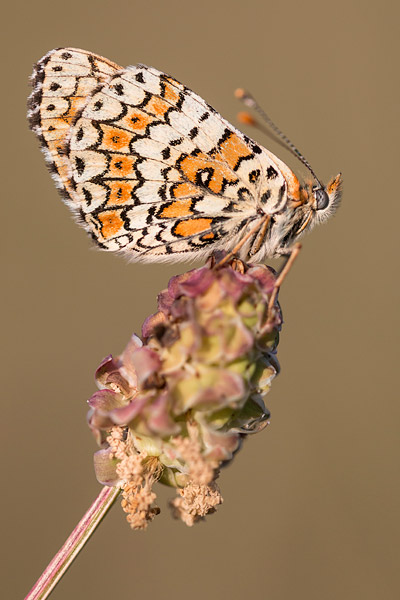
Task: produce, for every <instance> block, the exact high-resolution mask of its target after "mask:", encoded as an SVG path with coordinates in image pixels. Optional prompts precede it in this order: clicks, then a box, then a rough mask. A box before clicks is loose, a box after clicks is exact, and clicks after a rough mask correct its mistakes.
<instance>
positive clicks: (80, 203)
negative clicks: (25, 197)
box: [28, 48, 342, 262]
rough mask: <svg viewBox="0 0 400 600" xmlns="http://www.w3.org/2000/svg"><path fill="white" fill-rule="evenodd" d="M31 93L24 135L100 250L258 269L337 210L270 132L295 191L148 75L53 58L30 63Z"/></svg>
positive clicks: (212, 119)
mask: <svg viewBox="0 0 400 600" xmlns="http://www.w3.org/2000/svg"><path fill="white" fill-rule="evenodd" d="M31 82H32V86H33V91H32V94H31V96H30V97H29V100H28V119H29V123H30V127H31V129H32V130H33V131H34V132H35V134H36V135H37V136H38V138H39V140H40V143H41V146H42V150H43V152H44V155H45V158H46V161H47V162H48V164H49V167H50V171H51V173H52V176H53V178H54V180H55V183H56V185H57V187H58V188H59V190H60V191H61V194H62V197H63V199H64V201H65V202H66V204H67V205H68V206H69V208H70V209H71V210H72V212H73V213H74V215H75V217H76V220H77V221H78V223H79V224H80V225H82V226H83V227H84V229H85V230H86V231H87V232H89V233H90V234H91V236H92V237H93V239H94V241H95V242H96V244H97V245H98V246H99V247H100V248H102V249H104V250H111V251H117V252H122V253H125V254H127V255H128V256H129V258H130V259H132V260H139V261H146V262H166V261H169V262H173V261H177V260H187V259H194V258H202V257H203V256H205V255H208V254H210V252H211V251H213V250H221V249H223V250H228V251H235V252H236V253H237V255H238V256H239V257H240V258H242V259H243V260H247V261H248V262H259V261H262V260H263V259H264V258H266V257H276V256H280V255H285V254H288V252H290V248H291V247H292V246H293V244H294V243H295V242H296V241H297V240H298V239H299V237H300V236H301V235H302V234H303V233H304V232H305V231H306V230H310V229H311V228H312V226H313V225H315V224H316V223H321V222H323V221H325V220H326V219H327V218H328V217H330V216H331V215H332V214H333V213H334V212H335V210H336V208H337V206H338V204H339V201H340V197H341V181H342V178H341V174H339V175H337V176H336V177H335V178H333V179H332V180H331V181H330V183H329V184H328V185H327V186H323V185H322V184H321V183H320V181H319V180H318V179H317V178H316V176H315V174H314V172H313V171H312V169H311V167H310V165H309V164H308V163H307V161H306V160H305V159H304V158H303V156H302V155H301V154H300V153H299V152H298V151H297V149H296V148H295V147H294V146H293V144H291V142H290V141H289V140H288V139H287V138H286V137H285V136H284V135H283V134H281V132H280V130H278V128H277V127H276V126H275V125H274V124H273V123H272V128H273V129H274V131H275V133H278V134H279V135H280V136H281V138H283V139H284V141H285V142H286V143H287V145H288V147H289V149H291V150H292V151H293V152H294V153H295V154H296V155H297V156H298V157H299V158H300V160H302V162H303V163H304V164H305V165H306V166H307V167H308V168H309V169H310V171H311V173H312V175H313V176H314V179H315V182H314V183H312V182H307V183H304V184H303V183H300V181H299V179H298V178H297V177H296V175H295V174H294V173H293V172H292V171H291V169H290V168H289V167H288V166H287V165H286V164H285V163H284V162H282V161H281V160H280V159H279V158H278V157H277V156H275V155H274V154H272V152H270V151H269V150H267V149H266V148H263V147H262V146H260V145H259V144H257V143H256V142H255V141H254V140H252V139H250V138H249V137H247V136H246V135H244V134H243V133H241V132H240V131H239V130H237V129H236V128H235V127H234V126H233V125H231V124H230V123H228V122H227V121H226V120H225V119H223V118H222V117H221V115H220V114H219V113H218V112H217V111H215V110H214V109H213V108H212V107H211V106H210V105H209V104H207V103H206V102H205V101H204V100H203V99H202V98H201V97H200V96H198V95H197V94H195V93H194V92H192V91H191V90H190V89H188V88H187V87H186V86H184V85H182V84H181V83H179V82H178V81H176V80H175V79H174V78H172V77H170V76H169V75H167V74H165V73H162V72H160V71H158V70H156V69H154V68H151V67H147V66H145V65H141V64H138V65H136V66H130V67H127V68H122V67H120V66H118V65H117V64H115V63H114V62H112V61H110V60H107V59H106V58H103V57H101V56H97V55H96V54H92V53H91V52H87V51H85V50H79V49H75V48H59V49H55V50H52V51H50V52H48V53H47V54H46V55H45V56H44V57H43V58H41V59H40V60H39V62H38V63H37V64H36V65H35V67H34V71H33V74H32V78H31ZM245 100H247V104H248V105H254V106H255V107H256V108H258V106H257V105H256V104H255V102H254V101H253V100H252V99H251V97H246V98H245ZM266 119H267V122H268V119H269V118H268V117H266ZM269 124H271V122H270V123H269Z"/></svg>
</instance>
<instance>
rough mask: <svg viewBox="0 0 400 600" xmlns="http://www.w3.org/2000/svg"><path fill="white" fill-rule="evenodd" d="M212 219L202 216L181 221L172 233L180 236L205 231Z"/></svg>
mask: <svg viewBox="0 0 400 600" xmlns="http://www.w3.org/2000/svg"><path fill="white" fill-rule="evenodd" d="M212 221H213V220H212V219H202V218H200V219H188V220H186V221H181V222H180V223H178V224H177V225H176V227H175V228H174V233H175V234H176V235H180V236H182V237H188V236H190V235H195V234H196V233H201V232H202V231H207V229H210V227H211V223H212Z"/></svg>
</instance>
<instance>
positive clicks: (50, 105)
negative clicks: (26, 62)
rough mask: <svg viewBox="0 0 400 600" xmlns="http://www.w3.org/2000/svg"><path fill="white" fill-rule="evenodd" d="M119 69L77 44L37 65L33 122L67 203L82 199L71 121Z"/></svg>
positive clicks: (31, 108) (30, 109)
mask: <svg viewBox="0 0 400 600" xmlns="http://www.w3.org/2000/svg"><path fill="white" fill-rule="evenodd" d="M119 69H121V67H119V66H118V65H116V64H115V63H113V62H111V61H109V60H107V59H105V58H102V57H101V56H97V55H96V54H92V53H90V52H86V51H84V50H79V49H76V48H59V49H56V50H52V51H51V52H48V53H47V54H46V55H45V56H44V57H43V58H42V59H41V60H40V61H39V62H38V63H37V64H36V65H35V68H34V71H33V74H32V78H31V82H32V86H33V92H32V94H31V96H30V97H29V100H28V118H29V123H30V126H31V128H32V129H33V131H34V132H35V133H36V135H37V136H38V137H39V140H40V142H41V145H42V149H43V152H44V154H45V157H46V160H47V162H48V163H49V165H50V168H51V170H52V173H53V177H54V179H55V181H56V184H57V186H58V187H59V188H60V189H61V191H62V192H63V196H64V198H65V200H66V201H67V203H68V202H70V201H72V202H74V203H75V202H79V198H77V197H76V194H75V193H74V189H73V187H72V186H71V167H70V162H69V157H68V156H67V154H66V145H67V140H68V138H69V135H70V130H71V125H72V123H73V121H74V119H75V118H76V115H77V114H78V113H79V111H80V110H81V108H82V107H83V106H84V105H85V103H86V102H87V100H88V97H89V96H90V94H91V93H92V92H93V90H94V89H96V87H98V85H99V84H100V83H102V82H104V81H105V80H106V79H108V78H109V77H111V75H113V74H114V73H115V72H116V71H118V70H119Z"/></svg>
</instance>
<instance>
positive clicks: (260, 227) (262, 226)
mask: <svg viewBox="0 0 400 600" xmlns="http://www.w3.org/2000/svg"><path fill="white" fill-rule="evenodd" d="M270 218H271V217H270V215H264V217H263V218H262V219H261V221H258V222H257V225H256V226H255V227H253V229H250V231H249V232H248V233H246V235H245V236H243V237H242V239H241V240H240V242H238V243H237V244H236V246H235V247H234V248H232V250H231V251H230V252H229V253H228V254H227V255H226V256H224V258H223V259H222V260H220V261H219V263H217V265H216V266H218V267H221V266H222V265H224V264H225V263H226V262H228V260H230V259H231V258H232V256H234V255H235V254H236V252H238V250H240V248H241V247H242V246H243V245H244V244H245V243H246V242H247V240H248V239H249V238H251V236H253V235H254V234H255V233H257V232H259V231H261V232H262V235H261V238H262V239H264V237H265V232H266V230H267V227H268V223H269V220H270Z"/></svg>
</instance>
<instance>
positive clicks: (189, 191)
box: [172, 181, 199, 198]
mask: <svg viewBox="0 0 400 600" xmlns="http://www.w3.org/2000/svg"><path fill="white" fill-rule="evenodd" d="M172 193H173V195H174V197H175V198H182V197H183V196H195V195H196V196H197V195H199V190H198V188H197V187H196V186H194V185H192V184H191V183H187V182H186V181H185V182H183V183H179V184H177V185H176V186H174V188H173V191H172Z"/></svg>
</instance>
